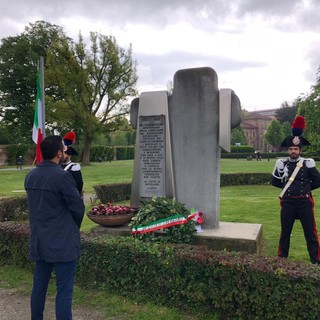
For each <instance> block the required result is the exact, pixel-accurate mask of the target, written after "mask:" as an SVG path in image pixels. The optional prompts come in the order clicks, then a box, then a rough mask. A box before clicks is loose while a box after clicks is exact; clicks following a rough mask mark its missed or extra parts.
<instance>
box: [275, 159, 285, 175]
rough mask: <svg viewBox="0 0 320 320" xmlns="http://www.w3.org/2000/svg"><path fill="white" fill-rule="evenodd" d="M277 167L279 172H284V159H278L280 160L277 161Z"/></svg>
mask: <svg viewBox="0 0 320 320" xmlns="http://www.w3.org/2000/svg"><path fill="white" fill-rule="evenodd" d="M276 168H277V170H278V171H279V172H282V171H283V169H284V162H283V160H282V159H278V160H277V161H276Z"/></svg>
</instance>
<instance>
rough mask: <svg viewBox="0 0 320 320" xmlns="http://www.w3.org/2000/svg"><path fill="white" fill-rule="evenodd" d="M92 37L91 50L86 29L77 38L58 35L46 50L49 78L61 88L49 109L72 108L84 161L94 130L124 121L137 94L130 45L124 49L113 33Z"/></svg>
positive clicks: (57, 87) (100, 129) (117, 124)
mask: <svg viewBox="0 0 320 320" xmlns="http://www.w3.org/2000/svg"><path fill="white" fill-rule="evenodd" d="M90 41H91V46H90V50H88V49H87V46H86V44H85V43H84V41H83V38H82V35H81V34H80V35H79V39H78V42H70V41H67V40H66V39H61V40H60V39H59V40H58V41H56V42H55V43H54V44H53V45H52V46H51V48H50V49H49V50H48V52H47V73H46V76H47V81H48V84H49V85H50V86H53V87H55V89H56V93H57V96H56V97H57V99H55V98H56V97H55V96H53V97H52V98H53V99H52V100H51V101H50V103H49V104H48V108H50V109H51V110H52V111H53V112H54V111H55V110H59V109H60V108H63V109H68V110H69V111H71V112H72V114H73V117H74V120H75V123H76V124H77V127H74V129H76V130H77V131H79V130H81V132H82V135H83V137H84V153H83V157H82V163H83V164H84V165H85V164H88V163H89V159H90V146H91V143H92V140H93V136H94V134H95V133H96V132H101V131H103V130H106V131H112V130H115V129H116V128H118V127H119V125H120V124H122V123H124V120H125V119H124V116H125V115H126V114H127V113H128V111H129V106H130V105H129V98H130V97H132V96H134V95H136V94H137V92H136V89H135V85H136V82H137V75H136V62H135V61H134V60H133V59H132V49H131V46H130V48H129V49H128V50H124V49H123V48H120V47H119V46H118V44H117V42H116V39H115V38H114V37H112V36H105V35H102V34H97V33H94V32H91V34H90Z"/></svg>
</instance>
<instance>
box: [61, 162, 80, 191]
mask: <svg viewBox="0 0 320 320" xmlns="http://www.w3.org/2000/svg"><path fill="white" fill-rule="evenodd" d="M61 167H62V169H64V170H65V168H66V167H68V168H67V170H65V171H67V172H70V173H71V174H72V176H73V178H74V180H75V182H76V184H77V188H78V191H79V193H80V195H81V194H82V189H83V179H82V173H81V168H80V165H79V164H78V163H73V162H71V161H69V162H68V163H63V164H61Z"/></svg>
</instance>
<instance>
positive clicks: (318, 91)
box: [296, 68, 320, 151]
mask: <svg viewBox="0 0 320 320" xmlns="http://www.w3.org/2000/svg"><path fill="white" fill-rule="evenodd" d="M296 104H297V107H298V114H299V115H302V116H304V117H305V120H306V130H305V137H306V138H307V139H308V141H310V143H311V146H310V147H309V150H312V151H319V150H320V68H319V69H318V72H317V82H316V84H315V85H314V86H312V88H311V91H310V93H309V94H307V95H305V96H304V97H299V98H298V99H297V101H296Z"/></svg>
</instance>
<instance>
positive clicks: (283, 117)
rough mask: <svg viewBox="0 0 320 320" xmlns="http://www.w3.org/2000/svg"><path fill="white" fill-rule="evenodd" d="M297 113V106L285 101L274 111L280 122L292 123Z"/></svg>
mask: <svg viewBox="0 0 320 320" xmlns="http://www.w3.org/2000/svg"><path fill="white" fill-rule="evenodd" d="M296 113H297V106H296V105H295V104H293V105H292V106H290V105H289V104H288V102H287V101H285V102H283V103H282V104H281V107H280V108H279V109H277V111H276V114H275V116H276V118H277V120H278V121H279V122H280V123H284V122H289V123H292V122H293V120H294V118H295V116H296Z"/></svg>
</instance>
